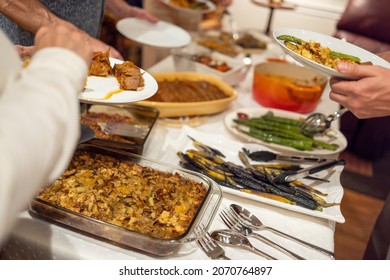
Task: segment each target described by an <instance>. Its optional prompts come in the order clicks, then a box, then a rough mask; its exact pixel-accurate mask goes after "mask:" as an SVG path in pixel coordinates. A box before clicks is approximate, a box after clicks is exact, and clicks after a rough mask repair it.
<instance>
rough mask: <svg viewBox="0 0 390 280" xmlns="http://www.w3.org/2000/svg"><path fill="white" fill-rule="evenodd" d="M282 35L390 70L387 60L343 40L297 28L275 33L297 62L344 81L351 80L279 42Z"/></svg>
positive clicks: (280, 29) (275, 37) (285, 49)
mask: <svg viewBox="0 0 390 280" xmlns="http://www.w3.org/2000/svg"><path fill="white" fill-rule="evenodd" d="M280 35H291V36H294V37H297V38H299V39H302V40H304V41H309V40H313V41H316V42H318V43H320V44H321V46H322V47H328V48H330V49H331V50H332V51H336V52H341V53H345V54H348V55H353V56H356V57H359V58H360V60H361V62H369V61H370V62H372V63H373V64H374V65H379V66H383V67H385V68H390V63H389V62H387V61H386V60H384V59H382V58H380V57H379V56H377V55H375V54H373V53H371V52H369V51H367V50H364V49H362V48H359V47H358V46H355V45H353V44H351V43H348V42H345V41H343V40H340V39H337V38H334V37H331V36H328V35H324V34H321V33H316V32H312V31H308V30H304V29H295V28H278V29H276V30H275V31H274V32H273V36H274V39H275V40H276V42H277V43H278V44H279V45H280V46H281V47H282V49H283V50H284V51H285V52H286V53H288V54H289V55H291V56H292V57H293V58H294V59H295V60H297V61H298V62H299V63H301V64H302V65H304V66H306V67H309V68H311V69H313V70H316V71H318V72H320V73H322V74H324V75H327V76H335V77H339V78H344V79H350V77H347V76H345V75H343V74H341V73H340V72H338V71H337V70H335V69H333V68H331V67H327V66H324V65H322V64H320V63H317V62H314V61H312V60H310V59H308V58H305V57H303V56H301V55H300V54H297V53H295V52H294V51H292V50H290V49H289V48H287V47H286V46H285V45H284V41H281V40H278V39H277V37H278V36H280Z"/></svg>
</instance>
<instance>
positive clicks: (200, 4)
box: [169, 0, 209, 10]
mask: <svg viewBox="0 0 390 280" xmlns="http://www.w3.org/2000/svg"><path fill="white" fill-rule="evenodd" d="M169 3H170V4H172V5H174V6H177V7H180V8H188V9H193V10H208V9H209V7H208V5H207V3H205V2H204V1H197V0H170V1H169Z"/></svg>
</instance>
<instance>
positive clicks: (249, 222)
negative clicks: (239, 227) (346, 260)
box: [230, 204, 335, 259]
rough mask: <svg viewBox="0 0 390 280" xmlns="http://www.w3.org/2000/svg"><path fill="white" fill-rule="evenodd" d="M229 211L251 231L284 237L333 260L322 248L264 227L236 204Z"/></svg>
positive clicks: (332, 254)
mask: <svg viewBox="0 0 390 280" xmlns="http://www.w3.org/2000/svg"><path fill="white" fill-rule="evenodd" d="M230 209H232V210H233V212H234V213H235V214H236V216H237V217H238V218H239V219H240V222H241V223H242V224H243V225H245V226H247V227H249V228H251V229H252V230H269V231H271V232H273V233H275V234H277V235H279V236H281V237H284V238H287V239H289V240H292V241H295V242H298V243H300V244H301V245H303V246H305V247H307V248H310V249H313V250H315V251H317V252H319V253H322V254H325V255H327V256H329V257H330V258H331V259H335V257H334V253H333V252H331V251H329V250H326V249H324V248H321V247H319V246H317V245H314V244H311V243H309V242H306V241H304V240H301V239H299V238H297V237H294V236H292V235H289V234H287V233H284V232H282V231H280V230H277V229H274V228H272V227H269V226H266V225H264V224H263V223H262V222H261V221H260V219H259V218H258V217H256V216H255V215H253V214H252V213H251V212H250V211H249V210H247V209H245V208H244V207H242V206H240V205H237V204H231V205H230Z"/></svg>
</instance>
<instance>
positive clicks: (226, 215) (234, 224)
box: [219, 210, 304, 260]
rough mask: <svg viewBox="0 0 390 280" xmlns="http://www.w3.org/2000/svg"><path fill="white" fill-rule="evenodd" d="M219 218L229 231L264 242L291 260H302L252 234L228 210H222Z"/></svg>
mask: <svg viewBox="0 0 390 280" xmlns="http://www.w3.org/2000/svg"><path fill="white" fill-rule="evenodd" d="M219 216H220V217H221V219H222V221H223V222H224V223H225V225H226V226H227V227H228V228H229V229H231V230H234V231H236V232H238V233H240V234H242V235H244V236H251V237H255V238H256V239H258V240H260V241H262V242H264V243H265V244H267V245H269V246H271V247H273V248H275V249H277V250H279V251H280V252H282V253H283V254H286V255H288V256H290V257H291V258H293V259H297V260H304V258H302V257H301V256H299V255H298V254H296V253H294V252H291V251H290V250H288V249H286V248H284V247H282V246H280V245H279V244H277V243H275V242H273V241H272V240H269V239H268V238H266V237H264V236H262V235H260V234H258V233H255V232H253V230H252V229H251V228H249V227H247V226H245V225H243V224H242V223H241V222H240V220H239V219H238V218H237V217H236V216H235V215H234V213H231V212H230V211H229V210H228V211H225V210H222V211H221V213H220V214H219Z"/></svg>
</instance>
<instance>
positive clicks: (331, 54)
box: [277, 35, 360, 69]
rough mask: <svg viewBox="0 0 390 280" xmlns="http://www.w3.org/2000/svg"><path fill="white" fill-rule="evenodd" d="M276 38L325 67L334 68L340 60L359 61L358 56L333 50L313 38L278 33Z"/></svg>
mask: <svg viewBox="0 0 390 280" xmlns="http://www.w3.org/2000/svg"><path fill="white" fill-rule="evenodd" d="M277 39H278V40H281V41H284V45H285V46H286V47H287V48H289V49H290V50H292V51H293V52H296V53H297V54H299V55H302V56H303V57H305V58H307V59H310V60H312V61H314V62H317V63H320V64H322V65H324V66H327V67H331V68H334V69H336V64H337V63H338V62H341V61H344V62H349V63H360V58H358V57H356V56H352V55H348V54H344V53H340V52H335V51H333V50H331V49H330V48H328V47H323V46H321V44H320V43H318V42H316V41H313V40H309V41H304V40H302V39H299V38H297V37H294V36H290V35H280V36H278V37H277Z"/></svg>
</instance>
